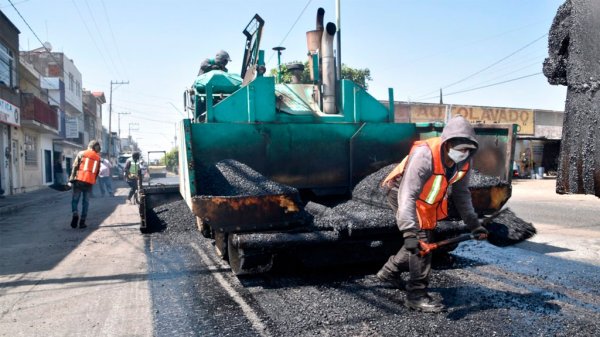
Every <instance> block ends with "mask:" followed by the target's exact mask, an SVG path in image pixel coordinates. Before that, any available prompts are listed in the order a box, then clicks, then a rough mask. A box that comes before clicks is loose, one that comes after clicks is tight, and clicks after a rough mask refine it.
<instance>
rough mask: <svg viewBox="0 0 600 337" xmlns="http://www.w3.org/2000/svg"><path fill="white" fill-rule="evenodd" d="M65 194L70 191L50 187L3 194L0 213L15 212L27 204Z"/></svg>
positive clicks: (0, 199)
mask: <svg viewBox="0 0 600 337" xmlns="http://www.w3.org/2000/svg"><path fill="white" fill-rule="evenodd" d="M67 194H68V195H71V191H63V192H59V191H57V190H54V189H52V188H50V187H42V188H40V189H38V190H35V191H33V192H26V193H19V194H14V195H5V196H4V198H0V215H5V214H9V213H12V212H16V211H18V210H20V209H22V208H24V207H27V206H31V205H40V204H43V203H44V202H45V201H47V200H51V199H54V198H58V197H60V196H63V195H67Z"/></svg>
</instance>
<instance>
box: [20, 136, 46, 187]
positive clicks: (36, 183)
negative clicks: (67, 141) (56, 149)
mask: <svg viewBox="0 0 600 337" xmlns="http://www.w3.org/2000/svg"><path fill="white" fill-rule="evenodd" d="M32 139H34V141H35V143H34V144H29V142H31V140H32ZM40 139H41V137H40V133H39V132H37V131H35V130H32V129H28V128H22V129H21V136H20V144H21V147H22V150H21V153H20V154H19V155H20V156H21V158H22V161H21V168H22V171H21V172H22V176H21V181H22V187H23V192H30V191H33V190H36V189H38V188H40V186H41V185H42V156H41V151H39V149H41V146H40V144H41V143H40ZM31 146H34V148H35V149H36V150H35V151H33V155H34V156H35V159H36V164H35V165H33V164H31V163H28V162H27V160H26V153H25V151H27V149H28V148H29V147H31Z"/></svg>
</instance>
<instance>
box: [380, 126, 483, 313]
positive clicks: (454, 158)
mask: <svg viewBox="0 0 600 337" xmlns="http://www.w3.org/2000/svg"><path fill="white" fill-rule="evenodd" d="M478 146H479V144H478V142H477V140H476V139H475V130H474V129H473V127H472V126H471V124H470V123H469V121H467V120H466V119H465V118H464V117H462V116H455V117H453V118H452V119H450V121H449V122H448V123H447V124H446V126H445V127H444V130H443V131H442V134H441V137H435V138H430V139H427V140H424V141H417V142H415V144H414V145H413V147H412V148H411V150H410V153H409V154H408V156H406V157H405V158H404V160H402V162H401V163H400V164H398V166H396V167H395V168H394V170H392V172H391V173H390V174H389V175H388V176H387V177H386V178H385V179H384V181H383V183H382V184H383V185H384V186H385V187H387V188H388V192H387V199H388V203H389V205H390V207H391V208H392V210H393V211H394V213H395V217H396V222H397V224H398V227H399V229H400V231H401V232H402V236H403V238H404V243H403V245H402V247H401V248H400V250H399V251H398V253H397V254H396V255H392V256H391V257H390V258H389V259H388V261H387V262H386V263H385V265H384V266H383V267H382V268H381V270H379V272H378V273H377V278H379V279H380V280H381V281H383V282H386V283H389V284H392V285H393V286H395V287H398V288H404V289H405V290H406V300H405V305H406V306H407V307H408V308H411V309H414V310H418V311H423V312H441V311H444V310H445V307H444V305H443V304H442V303H441V302H439V301H436V300H434V299H433V298H432V297H431V296H430V295H429V294H428V292H427V288H428V286H429V274H430V271H431V254H426V255H424V256H421V255H420V254H419V251H420V245H419V240H422V241H424V242H427V243H428V242H430V241H431V238H432V234H433V230H434V229H435V227H436V225H437V221H438V220H442V219H444V218H446V217H447V216H448V192H449V188H451V192H452V193H451V198H452V202H453V204H454V205H455V206H456V209H457V211H458V212H459V214H460V216H461V218H462V220H463V221H464V223H465V224H466V225H467V228H468V229H469V230H470V231H471V232H472V233H473V234H474V235H475V236H476V237H477V238H483V237H482V236H481V235H482V234H485V235H487V234H488V232H487V230H486V229H485V227H483V226H482V225H481V223H480V221H479V219H478V217H477V214H476V213H475V210H474V208H473V204H472V202H471V193H470V192H469V188H468V184H469V177H470V172H471V170H470V169H471V158H472V157H473V154H474V153H475V152H476V151H477V148H478ZM403 272H409V277H408V282H405V281H404V280H403V279H402V277H401V273H403Z"/></svg>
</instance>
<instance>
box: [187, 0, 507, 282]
mask: <svg viewBox="0 0 600 337" xmlns="http://www.w3.org/2000/svg"><path fill="white" fill-rule="evenodd" d="M323 15H324V11H323V10H322V9H319V11H318V13H317V25H316V26H317V27H316V29H315V30H312V31H309V32H307V45H308V55H309V60H308V61H309V62H308V64H309V66H308V67H309V72H310V77H311V80H310V83H299V81H298V79H297V78H294V80H292V83H276V82H277V81H276V78H275V77H271V76H265V70H266V69H265V64H264V52H263V51H262V50H260V49H259V45H260V38H261V33H262V29H263V26H264V21H263V20H262V18H261V17H260V16H259V15H255V16H254V17H253V18H252V20H251V21H250V23H249V24H248V25H247V26H246V28H245V29H244V31H243V33H244V35H245V37H246V43H245V46H246V48H245V51H244V57H243V66H242V70H241V73H240V75H237V74H233V73H228V72H224V71H220V70H213V71H210V72H208V73H205V74H202V75H199V76H198V77H197V78H196V80H195V82H194V84H193V86H192V87H191V89H189V90H188V91H186V93H185V94H184V101H185V108H186V111H191V113H192V116H191V118H189V119H184V120H183V121H182V122H181V124H180V128H179V131H180V135H179V137H178V139H179V141H180V144H179V179H180V184H179V190H180V193H181V195H182V196H183V198H184V199H185V201H186V203H187V205H188V206H189V207H190V209H191V210H192V212H193V213H194V214H195V216H196V219H197V226H198V229H199V230H200V231H201V232H202V233H203V235H204V236H205V237H210V238H212V239H214V240H215V247H216V249H217V253H218V254H219V255H220V256H222V257H223V258H224V259H226V260H228V261H229V263H230V265H231V267H232V270H233V272H234V273H236V274H251V273H257V272H264V271H267V270H269V269H270V268H271V266H272V264H273V257H274V256H276V255H277V254H279V253H280V252H281V251H286V253H290V252H294V251H298V250H295V249H301V251H302V254H301V255H303V256H308V255H306V254H307V252H308V249H307V247H311V246H315V247H317V246H318V247H321V248H328V249H329V250H330V251H332V250H335V251H339V249H338V248H339V246H340V245H344V244H350V245H349V247H351V249H352V251H358V250H357V249H356V247H357V245H358V246H360V247H366V248H373V247H383V246H385V245H382V244H381V243H382V242H393V243H394V244H393V245H392V247H391V248H390V249H389V250H386V251H385V253H383V252H380V253H379V254H380V255H379V257H380V258H381V257H382V256H383V257H387V255H385V254H388V253H389V252H390V251H393V250H394V249H397V248H398V245H399V244H401V237H400V236H399V235H397V234H398V233H397V232H398V230H397V228H395V226H394V224H393V223H392V224H391V225H390V226H388V227H390V228H388V229H389V230H386V231H373V232H371V233H369V230H364V231H356V230H355V231H353V232H354V233H362V234H356V235H358V236H356V235H355V236H352V235H351V234H349V233H348V231H343V230H342V231H340V230H338V231H337V232H336V231H335V230H332V229H331V228H322V227H319V226H315V224H314V221H311V220H310V219H311V217H310V216H309V217H306V216H305V214H304V213H306V210H305V206H306V204H307V202H309V201H311V200H319V199H320V198H325V197H331V196H334V197H335V198H341V199H344V198H346V199H350V198H351V195H352V189H353V188H354V187H355V186H356V184H357V183H359V182H360V181H361V180H362V179H363V178H365V177H367V176H368V175H370V174H372V173H373V172H376V171H377V170H379V169H381V168H383V167H386V166H389V165H390V164H393V163H397V162H399V161H400V160H402V158H403V157H404V156H405V155H406V154H407V153H408V152H409V150H410V148H411V146H412V143H413V142H414V141H415V140H418V139H423V138H427V137H432V136H436V135H439V134H440V132H441V130H442V128H443V124H439V123H437V124H436V123H426V124H414V123H395V122H394V104H393V101H394V99H393V91H392V90H391V89H390V90H389V101H388V102H385V103H381V102H380V101H378V100H377V99H375V98H374V97H373V96H371V95H370V94H369V93H368V92H367V91H366V90H365V89H364V88H362V87H361V86H359V85H357V84H356V83H354V82H352V81H350V80H346V79H340V78H339V77H340V76H339V73H340V72H339V69H336V67H335V56H334V53H333V38H334V35H335V32H336V27H335V24H333V23H328V24H327V25H326V26H324V25H323ZM288 68H290V69H291V70H302V65H292V66H289V67H288ZM476 131H477V134H478V137H479V138H480V139H479V140H480V142H481V144H482V146H481V148H480V151H478V154H477V157H476V158H475V159H474V160H475V163H474V166H475V167H476V168H480V169H481V171H482V173H483V174H486V175H490V176H495V177H499V178H501V179H504V180H505V181H508V185H505V186H502V187H499V188H496V189H495V190H492V189H484V190H483V191H473V192H474V193H477V194H478V196H476V197H474V200H475V201H474V203H476V208H477V210H478V211H480V212H481V213H482V214H485V213H487V214H490V213H492V212H494V211H496V210H498V209H500V208H501V207H502V205H504V203H505V202H506V201H507V200H508V198H509V197H510V177H511V175H510V174H509V172H511V170H510V167H511V165H510V164H511V163H512V157H513V148H514V136H515V132H516V128H515V127H514V126H513V125H477V126H476ZM223 160H235V161H237V162H239V163H243V164H244V165H245V166H247V167H249V168H251V169H252V170H254V171H255V172H258V173H259V174H260V175H262V176H263V177H265V179H267V180H268V181H271V182H273V183H275V184H280V185H283V186H289V187H293V188H292V189H291V190H290V189H283V190H282V189H278V190H263V191H261V192H258V193H255V192H253V193H245V194H238V193H237V192H236V193H222V194H220V195H215V194H214V193H215V190H214V189H210V188H206V186H207V185H210V184H212V183H213V182H212V181H207V179H212V178H207V177H209V176H210V175H207V174H206V172H208V171H210V170H212V169H214V167H215V165H217V164H218V163H220V162H222V161H223ZM240 174H242V175H243V172H242V173H240ZM221 178H222V177H221ZM225 179H228V178H227V177H225ZM234 183H235V182H232V181H229V182H227V181H225V184H230V185H233V184H234ZM282 191H283V192H282ZM217 193H220V192H217ZM390 212H391V211H390ZM307 219H308V220H307ZM354 222H356V221H354ZM354 226H355V227H356V226H357V225H356V224H354ZM358 226H359V225H358ZM375 232H377V233H381V234H380V235H379V236H377V235H375V234H373V233H375ZM300 247H301V248H300ZM381 254H384V255H381ZM313 260H314V259H313Z"/></svg>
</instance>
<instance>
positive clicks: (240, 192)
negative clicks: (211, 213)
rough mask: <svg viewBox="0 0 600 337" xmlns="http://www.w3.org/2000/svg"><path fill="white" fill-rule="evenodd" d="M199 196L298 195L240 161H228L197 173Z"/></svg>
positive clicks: (204, 168)
mask: <svg viewBox="0 0 600 337" xmlns="http://www.w3.org/2000/svg"><path fill="white" fill-rule="evenodd" d="M197 179H198V181H200V182H201V183H200V184H198V185H199V186H198V189H199V190H198V194H200V195H214V196H245V195H248V196H262V195H274V194H297V193H298V190H296V189H295V188H293V187H291V186H287V185H284V184H280V183H277V182H274V181H273V180H270V179H268V178H266V177H265V176H263V175H262V174H260V173H258V172H257V171H255V170H253V169H252V168H250V167H249V166H248V165H245V164H242V163H240V162H239V161H236V160H232V159H228V160H222V161H219V162H217V163H216V164H215V165H210V166H208V167H202V168H200V169H199V170H198V172H197Z"/></svg>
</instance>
